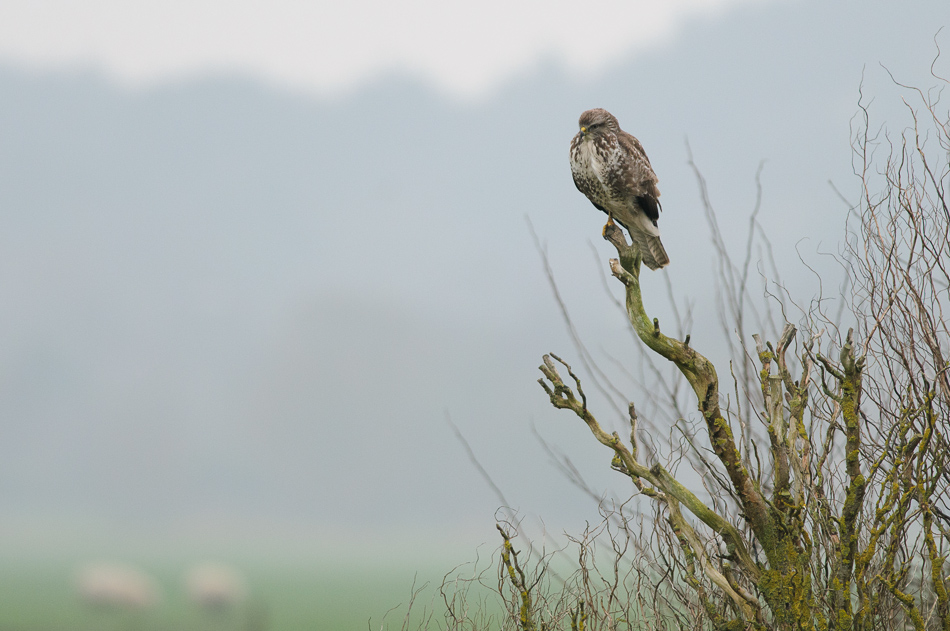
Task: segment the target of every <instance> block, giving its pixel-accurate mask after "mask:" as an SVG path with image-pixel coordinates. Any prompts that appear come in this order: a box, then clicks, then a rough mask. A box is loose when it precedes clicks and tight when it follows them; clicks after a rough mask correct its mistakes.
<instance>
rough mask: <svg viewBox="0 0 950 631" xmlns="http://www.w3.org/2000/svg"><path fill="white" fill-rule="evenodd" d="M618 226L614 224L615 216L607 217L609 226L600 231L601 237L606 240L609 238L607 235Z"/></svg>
mask: <svg viewBox="0 0 950 631" xmlns="http://www.w3.org/2000/svg"><path fill="white" fill-rule="evenodd" d="M616 226H617V224H615V223H614V218H613V215H607V224H606V225H605V226H604V229H603V230H601V231H600V234H601V236H603V237H604V238H605V239H606V238H607V233H608V232H609V231H610V229H611V228H615V227H616Z"/></svg>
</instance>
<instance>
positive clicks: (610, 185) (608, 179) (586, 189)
mask: <svg viewBox="0 0 950 631" xmlns="http://www.w3.org/2000/svg"><path fill="white" fill-rule="evenodd" d="M622 161H623V152H622V150H621V147H620V143H619V142H618V141H617V137H616V136H615V135H614V134H609V133H608V134H587V135H586V136H585V135H582V134H577V135H576V136H574V140H573V141H572V142H571V173H572V174H573V176H574V184H575V185H576V186H577V188H578V189H579V190H580V191H581V192H582V193H584V195H586V196H587V198H588V199H589V200H590V201H591V202H592V203H593V204H594V205H595V206H597V208H599V209H600V210H607V209H608V208H609V207H610V206H612V205H614V204H616V203H617V202H620V201H621V200H620V199H619V198H618V197H617V192H618V186H617V184H618V182H616V179H617V175H616V174H617V173H618V172H622V171H623V169H622V168H621V162H622Z"/></svg>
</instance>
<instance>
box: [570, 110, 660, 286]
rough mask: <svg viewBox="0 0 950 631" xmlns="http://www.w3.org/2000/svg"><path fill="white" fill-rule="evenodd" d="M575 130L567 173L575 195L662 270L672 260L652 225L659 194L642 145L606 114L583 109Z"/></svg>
mask: <svg viewBox="0 0 950 631" xmlns="http://www.w3.org/2000/svg"><path fill="white" fill-rule="evenodd" d="M578 126H579V127H580V131H579V132H577V135H576V136H574V140H572V141H571V174H572V175H573V176H574V185H575V186H576V187H577V190H579V191H580V192H581V193H583V194H584V195H586V196H587V199H589V200H590V201H591V203H592V204H593V205H594V206H596V207H597V208H598V209H599V210H602V211H604V212H605V213H607V216H608V217H609V219H608V220H607V221H608V222H610V221H611V220H614V219H615V220H617V222H619V223H620V225H622V226H623V227H624V228H626V229H627V232H629V233H630V237H631V238H632V239H633V240H634V241H635V242H636V243H637V245H638V246H640V253H641V255H642V256H643V262H644V263H645V264H646V266H647V267H649V268H650V269H660V268H661V267H665V266H666V265H668V264H669V262H670V257H668V256H667V255H666V250H665V249H663V243H662V242H661V241H660V229H659V228H658V227H657V225H656V222H657V220H658V219H659V218H660V200H659V197H660V190H659V189H658V188H657V187H656V183H657V181H658V180H657V177H656V173H654V172H653V167H651V166H650V160H649V158H647V154H646V153H645V152H644V151H643V145H641V144H640V141H639V140H637V139H636V138H634V137H633V136H631V135H630V134H628V133H627V132H625V131H623V130H622V129H620V123H618V122H617V119H616V118H614V115H613V114H611V113H610V112H608V111H607V110H603V109H600V108H598V109H593V110H587V111H586V112H584V113H583V114H581V118H580V120H579V121H578Z"/></svg>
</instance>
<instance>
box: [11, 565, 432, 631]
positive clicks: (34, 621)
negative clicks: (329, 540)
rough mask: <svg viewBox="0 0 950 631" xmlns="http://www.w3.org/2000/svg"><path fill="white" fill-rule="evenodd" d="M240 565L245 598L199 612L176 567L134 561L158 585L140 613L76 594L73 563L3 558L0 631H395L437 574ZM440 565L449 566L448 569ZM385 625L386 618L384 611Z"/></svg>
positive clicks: (425, 597) (426, 595) (423, 600)
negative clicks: (153, 600) (157, 594)
mask: <svg viewBox="0 0 950 631" xmlns="http://www.w3.org/2000/svg"><path fill="white" fill-rule="evenodd" d="M234 565H235V566H236V567H240V569H241V571H242V572H243V574H244V576H245V578H246V581H247V584H248V592H249V596H248V598H247V600H246V602H245V603H244V604H243V605H241V606H240V607H237V608H235V609H234V610H230V611H226V610H225V611H204V610H202V609H200V608H199V607H197V606H196V605H194V604H193V603H191V602H189V601H188V599H187V597H186V595H185V590H184V588H183V587H182V585H181V583H182V581H181V571H182V570H181V564H180V563H174V562H158V563H156V562H154V561H153V562H152V563H148V562H145V563H139V564H138V565H137V567H139V568H141V569H142V570H144V571H147V572H148V573H149V574H150V575H151V576H152V577H153V578H154V579H155V580H156V581H157V582H158V584H159V586H160V588H161V591H162V595H163V596H162V599H161V601H160V602H159V604H157V605H155V606H154V607H152V608H150V609H148V610H146V611H130V610H122V609H116V608H112V609H96V608H94V607H91V606H90V605H88V604H87V603H84V602H82V601H81V600H80V598H79V597H78V595H77V593H76V588H75V584H74V575H75V570H76V565H75V563H74V562H73V561H72V560H69V559H62V560H50V559H46V560H36V559H33V560H31V559H23V558H19V559H16V560H13V561H11V560H10V559H3V560H2V567H0V631H67V630H68V631H93V630H95V631H139V630H141V631H152V630H159V629H177V630H183V631H188V630H194V631H226V630H232V629H233V630H237V629H241V630H247V631H264V630H267V631H304V630H308V631H309V630H314V629H317V630H321V629H327V630H334V631H350V630H352V631H366V630H367V629H380V628H389V629H399V628H400V626H401V625H402V622H403V619H404V617H405V614H406V610H407V607H406V604H407V603H408V602H409V600H410V595H411V592H412V585H413V581H415V582H416V584H417V586H421V585H422V584H423V583H425V582H426V581H430V585H429V587H428V588H427V589H426V590H424V591H423V593H422V594H420V596H419V598H418V599H417V601H416V603H417V605H416V606H415V607H414V608H413V610H414V611H415V612H416V613H417V615H416V617H418V615H419V614H421V613H422V608H423V606H425V605H430V604H431V601H432V598H433V596H434V594H436V593H437V589H436V588H437V586H438V584H439V583H440V581H441V578H442V573H443V571H442V570H441V569H439V570H436V569H434V568H429V569H428V570H423V571H419V570H416V569H415V568H411V567H405V568H394V567H389V568H386V569H375V570H374V569H372V568H370V567H368V566H367V565H366V564H364V563H361V564H358V565H356V566H350V567H346V566H344V565H342V564H334V565H333V566H328V565H324V566H322V567H321V566H319V565H317V564H313V565H310V564H307V563H300V564H287V563H266V562H258V563H256V564H255V565H253V566H251V565H248V564H247V563H243V564H240V563H238V564H234ZM446 568H449V566H448V565H447V566H446ZM394 607H397V609H395V610H394V611H392V612H390V613H389V614H388V616H387V617H386V618H385V620H384V615H386V612H387V611H389V610H390V609H392V608H394Z"/></svg>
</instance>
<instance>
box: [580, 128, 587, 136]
mask: <svg viewBox="0 0 950 631" xmlns="http://www.w3.org/2000/svg"><path fill="white" fill-rule="evenodd" d="M586 135H587V128H586V127H581V138H583V137H584V136H586Z"/></svg>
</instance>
